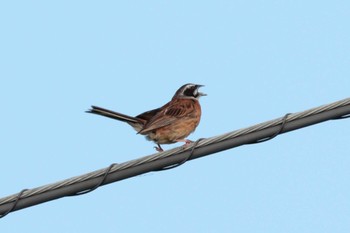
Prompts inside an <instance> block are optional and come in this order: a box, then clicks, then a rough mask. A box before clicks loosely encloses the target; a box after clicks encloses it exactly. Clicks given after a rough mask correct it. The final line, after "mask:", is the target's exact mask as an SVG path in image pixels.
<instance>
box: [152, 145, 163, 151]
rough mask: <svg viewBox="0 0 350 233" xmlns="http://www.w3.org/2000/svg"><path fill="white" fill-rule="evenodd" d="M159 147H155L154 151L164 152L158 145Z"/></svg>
mask: <svg viewBox="0 0 350 233" xmlns="http://www.w3.org/2000/svg"><path fill="white" fill-rule="evenodd" d="M157 145H158V146H155V147H154V149H156V151H158V152H163V151H164V150H163V148H162V147H161V146H160V145H159V144H157Z"/></svg>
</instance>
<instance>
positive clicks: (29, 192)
mask: <svg viewBox="0 0 350 233" xmlns="http://www.w3.org/2000/svg"><path fill="white" fill-rule="evenodd" d="M345 106H350V98H347V99H344V100H340V101H337V102H334V103H331V104H328V105H323V106H320V107H317V108H312V109H310V110H306V111H303V112H299V113H293V114H290V113H288V114H286V115H285V116H284V117H281V118H278V119H275V120H270V121H267V122H264V123H260V124H257V125H254V126H251V127H247V128H243V129H240V130H235V131H232V132H229V133H225V134H222V135H219V136H215V137H211V138H205V139H200V140H197V141H196V142H195V143H194V144H192V146H191V145H190V146H181V147H177V148H174V149H171V150H167V151H164V152H160V153H156V154H153V155H149V156H145V157H142V158H139V159H135V160H131V161H128V162H124V163H120V164H111V165H110V166H109V167H108V168H104V169H100V170H97V171H94V172H90V173H87V174H84V175H81V176H76V177H72V178H69V179H65V180H63V181H59V182H55V183H52V184H48V185H44V186H41V187H37V188H33V189H26V190H22V191H21V192H20V193H18V194H14V195H10V196H8V197H4V198H1V199H0V206H1V205H5V204H9V203H14V205H13V207H12V208H11V209H10V211H7V212H6V214H8V213H9V212H11V211H12V210H14V209H15V207H16V204H17V202H18V201H19V200H20V199H24V198H28V197H32V196H35V195H39V194H43V193H46V192H49V191H53V190H57V189H61V188H65V187H68V186H70V185H74V184H77V183H81V182H84V181H88V180H91V179H94V178H98V177H102V180H101V181H100V182H98V183H97V184H96V185H95V186H94V187H93V188H91V189H87V190H82V191H79V192H77V193H75V194H69V195H66V196H72V195H79V194H85V193H87V192H90V191H93V190H95V189H96V188H98V187H99V186H101V185H103V184H104V183H105V179H106V177H107V176H108V175H109V174H111V173H114V172H117V171H123V170H126V169H129V168H132V167H136V166H139V165H143V164H147V163H150V162H153V161H157V160H160V159H165V158H168V157H171V156H173V155H175V154H179V153H181V152H185V151H190V155H189V157H188V158H187V159H185V160H183V161H182V162H180V163H179V165H181V164H183V163H184V162H186V161H187V160H189V158H190V157H191V156H192V154H193V152H194V151H195V149H197V148H200V147H204V146H207V145H210V144H215V143H218V142H222V141H225V140H228V139H234V138H236V137H239V136H244V135H248V134H251V133H254V132H258V131H261V130H264V129H267V128H270V127H274V126H279V125H280V126H281V128H280V129H278V132H276V133H274V134H273V135H272V136H269V137H267V140H269V139H272V138H274V137H275V136H277V135H278V134H280V133H282V130H283V128H284V125H285V124H287V123H289V122H292V121H295V120H299V119H303V118H305V117H308V116H312V115H316V114H320V113H323V112H326V111H330V110H334V109H337V108H341V107H345ZM349 114H350V113H349V112H348V113H347V114H345V115H343V116H340V117H338V118H337V119H344V118H347V117H349ZM329 120H330V119H329ZM263 141H265V139H263V140H260V141H259V140H258V141H257V142H263ZM179 165H176V164H175V166H171V167H170V168H173V167H177V166H179ZM166 169H169V168H167V167H165V168H164V169H158V170H166ZM158 170H154V171H158ZM6 214H3V215H2V216H1V215H0V217H4V216H5V215H6Z"/></svg>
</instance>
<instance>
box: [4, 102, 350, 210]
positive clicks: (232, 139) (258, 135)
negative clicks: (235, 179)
mask: <svg viewBox="0 0 350 233" xmlns="http://www.w3.org/2000/svg"><path fill="white" fill-rule="evenodd" d="M349 114H350V98H347V99H344V100H341V101H337V102H334V103H331V104H328V105H323V106H320V107H317V108H313V109H310V110H307V111H303V112H299V113H293V114H288V115H285V116H284V117H281V118H278V119H275V120H271V121H267V122H264V123H260V124H257V125H254V126H251V127H247V128H243V129H240V130H236V131H232V132H229V133H225V134H222V135H219V136H216V137H211V138H206V139H201V140H199V141H197V142H196V144H195V145H194V146H193V147H191V145H190V146H187V147H184V146H181V147H177V148H174V149H171V150H168V151H164V152H160V153H156V154H153V155H149V156H145V157H142V158H139V159H135V160H131V161H128V162H124V163H120V164H113V166H109V167H108V168H104V169H100V170H97V171H94V172H90V173H87V174H84V175H81V176H76V177H72V178H69V179H65V180H63V181H59V182H55V183H52V184H48V185H44V186H41V187H37V188H33V189H28V190H25V191H23V192H22V193H18V194H13V195H10V196H7V197H4V198H1V199H0V216H1V214H4V213H7V212H8V210H9V209H10V208H11V211H15V210H18V209H22V208H26V207H29V206H32V205H35V204H39V203H43V202H46V201H50V200H54V199H57V198H61V197H64V196H69V195H74V194H77V193H79V192H82V191H84V190H87V191H89V190H90V189H96V188H97V187H99V186H100V185H104V184H107V183H111V182H115V181H118V180H122V179H126V178H129V177H132V176H135V175H138V174H143V173H146V172H150V171H155V170H161V168H163V167H167V166H170V165H174V164H178V163H180V162H181V161H184V159H186V158H188V159H187V160H190V159H195V158H199V157H202V156H204V155H208V154H212V153H215V152H219V151H222V150H225V149H229V148H233V147H236V146H239V145H242V144H247V143H251V142H256V141H258V140H259V139H263V138H268V137H272V136H276V135H275V134H276V131H278V130H279V129H280V128H281V125H283V127H282V128H281V130H280V132H279V133H285V132H289V131H291V130H295V129H298V128H301V127H306V126H309V125H312V124H316V123H320V122H323V121H326V120H331V119H335V118H341V117H342V116H345V115H349ZM194 149H195V150H194ZM192 155H193V156H192ZM187 160H186V161H187ZM165 164H166V165H165ZM106 169H107V170H106ZM131 170H133V171H132V172H131ZM106 171H108V172H106ZM113 175H114V177H112V176H113ZM101 177H103V180H102V182H101V180H100V179H101ZM83 193H84V192H83ZM34 199H35V200H34ZM29 200H30V201H29ZM14 203H15V204H17V205H14V206H13V204H14Z"/></svg>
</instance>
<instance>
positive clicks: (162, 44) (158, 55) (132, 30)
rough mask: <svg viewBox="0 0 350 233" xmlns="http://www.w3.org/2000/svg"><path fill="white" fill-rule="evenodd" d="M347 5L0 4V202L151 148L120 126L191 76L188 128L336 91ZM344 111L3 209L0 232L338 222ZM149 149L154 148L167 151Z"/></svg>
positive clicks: (278, 112) (246, 228)
mask: <svg viewBox="0 0 350 233" xmlns="http://www.w3.org/2000/svg"><path fill="white" fill-rule="evenodd" d="M349 12H350V2H349V1H345V0H344V1H341V0H335V1H324V0H318V1H316V0H310V1H302V0H294V1H289V0H285V1H275V0H273V1H272V0H269V1H259V0H252V1H238V0H232V1H223V0H219V1H181V0H180V1H166V0H164V1H79V0H78V1H65V0H61V1H34V0H33V1H3V2H2V3H0V26H1V27H0V28H1V37H0V83H1V86H0V89H1V92H0V102H1V115H0V119H1V121H0V128H1V131H0V142H1V143H0V145H1V146H0V154H1V173H2V175H1V176H0V184H1V189H0V197H5V196H8V195H11V194H15V193H18V192H19V191H20V190H22V189H24V188H35V187H38V186H42V185H46V184H49V183H53V182H56V181H60V180H63V179H66V178H70V177H73V176H77V175H82V174H85V173H88V172H91V171H94V170H98V169H101V168H105V167H108V166H109V165H110V164H111V163H121V162H126V161H129V160H132V159H136V158H140V157H143V156H146V155H150V154H153V153H155V151H154V148H153V146H154V145H153V143H152V142H149V141H146V140H145V139H144V138H143V137H142V136H140V135H136V133H135V131H133V129H132V128H131V127H130V126H129V125H127V124H124V123H122V122H118V121H113V120H111V119H107V118H103V117H100V116H95V115H91V114H87V113H85V112H84V111H86V110H87V109H88V108H89V107H90V105H97V106H101V107H104V108H109V109H112V110H114V111H118V112H122V113H125V114H129V115H137V114H139V113H141V112H144V111H147V110H150V109H153V108H157V107H160V106H162V105H163V104H165V103H166V102H167V101H169V100H170V99H171V97H172V96H173V94H174V93H175V91H176V90H177V89H178V88H179V87H180V86H181V85H183V84H185V83H198V84H203V85H205V87H203V88H202V91H203V92H205V93H207V94H208V96H206V97H203V98H201V100H200V102H201V106H202V111H203V114H202V118H201V123H200V125H199V126H198V128H197V130H196V131H195V132H194V133H193V134H191V135H190V136H189V139H192V140H196V139H198V138H206V137H212V136H216V135H220V134H223V133H226V132H230V131H233V130H237V129H240V128H244V127H248V126H251V125H254V124H257V123H261V122H264V121H268V120H272V119H275V118H279V117H281V116H283V115H284V114H286V113H288V112H291V113H293V112H299V111H304V110H307V109H310V108H313V107H317V106H320V105H323V104H328V103H332V102H334V101H337V100H341V99H345V98H348V97H350V93H349V86H350V78H349V77H350V43H349V41H350V27H349V22H350V14H349ZM349 133H350V120H348V119H345V120H339V121H327V122H324V123H322V124H318V125H314V126H311V127H307V128H304V129H300V130H297V131H293V132H290V133H287V134H283V135H280V136H278V137H277V138H275V139H273V140H271V141H268V142H265V143H261V144H255V145H246V146H241V147H238V148H235V149H231V150H227V151H224V152H220V153H217V154H213V155H210V156H207V157H203V158H201V159H197V160H192V161H190V162H188V163H186V164H184V165H182V166H180V167H178V168H176V169H173V170H168V171H164V172H154V173H147V174H144V175H140V176H137V177H133V178H130V179H127V180H123V181H121V182H116V183H112V184H110V185H106V186H103V187H101V188H99V189H97V190H95V191H94V192H91V193H89V194H86V195H82V196H78V197H66V198H61V199H58V200H55V201H51V202H46V203H44V204H40V205H37V206H33V207H30V208H26V209H22V210H19V211H16V212H13V213H10V214H9V215H7V216H6V217H5V218H3V219H0V231H1V232H2V233H17V232H27V231H29V232H37V233H41V232H42V233H44V232H45V233H46V232H51V233H56V232H57V233H58V232H59V233H61V232H66V233H71V232H72V233H75V232H86V233H89V232H104V233H109V232H155V233H156V232H169V233H172V232H223V233H225V232H269V233H274V232H276V233H277V232H278V233H280V232H287V233H288V232H298V233H303V232H305V233H306V232H308V233H309V232H318V233H322V232H333V233H340V232H350V198H349V196H350V186H349V180H350V170H349V165H350V157H349ZM181 145H182V144H181V143H178V144H172V145H165V146H164V148H165V149H171V148H174V147H177V146H181Z"/></svg>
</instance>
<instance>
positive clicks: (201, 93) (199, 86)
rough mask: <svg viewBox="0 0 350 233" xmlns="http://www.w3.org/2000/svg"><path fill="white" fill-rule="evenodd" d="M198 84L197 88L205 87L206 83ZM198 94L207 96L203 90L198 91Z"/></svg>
mask: <svg viewBox="0 0 350 233" xmlns="http://www.w3.org/2000/svg"><path fill="white" fill-rule="evenodd" d="M196 86H197V88H201V87H204V85H200V84H197V85H196ZM198 95H199V96H207V94H205V93H203V92H198Z"/></svg>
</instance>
